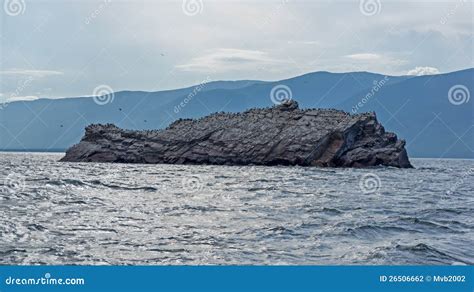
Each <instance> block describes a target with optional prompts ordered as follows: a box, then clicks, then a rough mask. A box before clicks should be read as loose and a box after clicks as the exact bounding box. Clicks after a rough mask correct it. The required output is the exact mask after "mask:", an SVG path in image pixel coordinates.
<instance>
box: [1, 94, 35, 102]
mask: <svg viewBox="0 0 474 292" xmlns="http://www.w3.org/2000/svg"><path fill="white" fill-rule="evenodd" d="M38 98H39V97H38V96H36V95H26V96H11V97H10V98H8V100H7V101H8V102H12V101H20V100H36V99H38Z"/></svg>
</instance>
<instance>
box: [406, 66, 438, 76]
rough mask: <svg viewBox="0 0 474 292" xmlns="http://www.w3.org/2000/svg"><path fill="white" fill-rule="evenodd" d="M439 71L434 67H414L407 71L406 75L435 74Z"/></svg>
mask: <svg viewBox="0 0 474 292" xmlns="http://www.w3.org/2000/svg"><path fill="white" fill-rule="evenodd" d="M440 73H441V72H439V70H438V69H437V68H434V67H416V68H415V69H412V70H410V71H408V73H407V75H412V76H423V75H436V74H440Z"/></svg>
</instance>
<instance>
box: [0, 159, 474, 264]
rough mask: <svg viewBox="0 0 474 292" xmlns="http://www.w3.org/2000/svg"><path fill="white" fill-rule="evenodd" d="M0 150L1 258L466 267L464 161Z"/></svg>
mask: <svg viewBox="0 0 474 292" xmlns="http://www.w3.org/2000/svg"><path fill="white" fill-rule="evenodd" d="M60 157H61V154H43V153H41V154H39V153H36V154H33V153H0V165H1V166H2V168H1V170H0V179H1V183H0V187H2V189H1V192H0V264H131V265H142V264H144V265H147V264H153V265H169V264H173V265H175V264H178V265H181V264H192V265H194V264H251V265H254V264H272V265H273V264H296V265H302V264H311V265H312V264H316V265H324V264H388V265H391V264H397V265H399V264H449V265H450V264H473V263H474V219H473V216H472V214H474V191H473V189H474V179H473V178H474V176H473V175H474V169H473V168H474V161H473V160H435V159H412V162H413V164H414V165H415V167H416V169H395V168H373V169H321V168H302V167H230V166H183V165H124V164H85V163H59V162H57V161H58V159H59V158H60Z"/></svg>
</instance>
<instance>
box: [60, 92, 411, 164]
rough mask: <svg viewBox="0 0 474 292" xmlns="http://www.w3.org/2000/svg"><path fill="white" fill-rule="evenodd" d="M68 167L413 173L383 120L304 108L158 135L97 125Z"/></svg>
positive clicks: (182, 125) (232, 117)
mask: <svg viewBox="0 0 474 292" xmlns="http://www.w3.org/2000/svg"><path fill="white" fill-rule="evenodd" d="M62 161H70V162H121V163H172V164H225V165H247V164H255V165H301V166H326V167H368V166H376V165H385V166H394V167H403V168H405V167H412V166H411V164H410V162H409V160H408V156H407V152H406V150H405V141H403V140H399V139H398V138H397V136H396V135H395V134H393V133H389V132H385V130H384V128H383V126H382V125H381V124H380V123H379V122H378V121H377V119H376V116H375V113H364V114H358V115H350V114H348V113H346V112H343V111H339V110H331V109H307V110H301V109H299V108H298V103H297V102H296V101H289V102H286V103H284V104H281V105H278V106H274V107H272V108H265V109H251V110H248V111H246V112H243V113H216V114H212V115H209V116H207V117H204V118H201V119H195V120H192V119H181V120H178V121H176V122H174V123H172V124H171V125H170V126H169V127H168V128H166V129H163V130H156V131H130V130H123V129H120V128H118V127H116V126H114V125H111V124H107V125H90V126H88V127H87V128H86V133H85V136H84V137H83V138H82V140H81V142H80V143H79V144H77V145H75V146H73V147H72V148H70V149H69V150H68V151H67V152H66V156H65V157H64V158H63V159H62Z"/></svg>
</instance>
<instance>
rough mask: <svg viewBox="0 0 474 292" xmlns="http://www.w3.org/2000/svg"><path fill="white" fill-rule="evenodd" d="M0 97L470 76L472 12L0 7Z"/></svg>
mask: <svg viewBox="0 0 474 292" xmlns="http://www.w3.org/2000/svg"><path fill="white" fill-rule="evenodd" d="M2 4H3V5H2V8H3V9H2V11H0V12H1V13H0V17H1V23H0V25H1V26H0V32H1V51H0V81H1V83H0V86H1V87H0V98H1V99H3V100H5V99H11V98H15V99H19V98H21V99H28V98H30V99H31V98H36V97H70V96H87V95H92V93H93V91H94V88H96V87H97V86H99V85H103V84H105V85H108V86H110V87H111V88H112V89H113V90H114V91H120V90H143V91H157V90H163V89H172V88H179V87H184V86H189V85H193V84H197V83H200V82H201V81H203V80H209V79H211V80H236V79H258V80H278V79H284V78H288V77H293V76H297V75H301V74H304V73H308V72H314V71H331V72H348V71H370V72H377V73H382V74H390V75H403V74H418V75H419V74H436V73H439V72H441V73H445V72H451V71H456V70H461V69H466V68H471V67H473V64H474V61H473V49H474V48H473V42H474V38H473V31H474V27H473V14H474V11H473V2H472V1H471V0H466V1H460V0H451V1H418V2H416V1H387V0H366V1H296V0H288V1H284V0H280V1H257V0H254V1H222V0H220V1H209V0H202V1H199V0H195V1H184V2H183V1H167V2H165V1H137V0H134V1H131V0H129V1H118V0H110V1H104V0H99V1H79V0H76V1H72V0H69V1H66V0H61V1H59V0H58V1H53V0H50V1H40V0H34V1H33V0H3V3H2Z"/></svg>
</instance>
